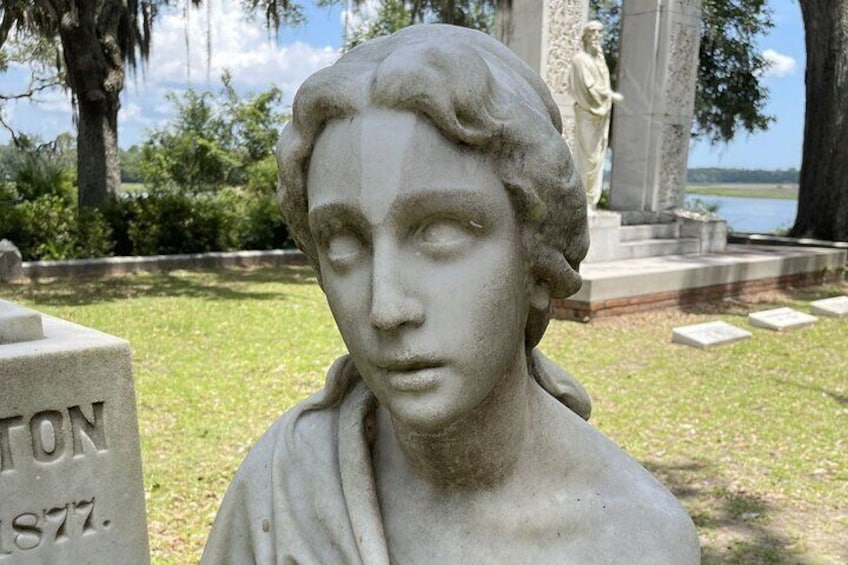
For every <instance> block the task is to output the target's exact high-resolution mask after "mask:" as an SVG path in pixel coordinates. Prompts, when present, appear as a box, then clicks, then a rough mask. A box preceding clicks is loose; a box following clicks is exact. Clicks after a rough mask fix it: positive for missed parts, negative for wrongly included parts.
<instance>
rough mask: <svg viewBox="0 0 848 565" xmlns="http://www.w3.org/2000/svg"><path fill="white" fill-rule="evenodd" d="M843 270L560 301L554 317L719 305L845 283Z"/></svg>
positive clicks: (576, 318)
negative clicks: (756, 295)
mask: <svg viewBox="0 0 848 565" xmlns="http://www.w3.org/2000/svg"><path fill="white" fill-rule="evenodd" d="M842 276H843V274H842V271H841V270H822V271H815V272H811V273H795V274H791V275H782V276H779V277H769V278H765V279H756V280H748V281H736V282H732V283H725V284H717V285H711V286H703V287H699V288H686V289H681V290H672V291H666V292H657V293H652V294H643V295H639V296H629V297H625V298H614V299H611V300H603V301H599V302H595V303H587V302H581V301H577V300H569V299H560V300H554V301H553V314H552V317H553V318H554V319H557V320H573V321H579V322H589V321H590V320H593V319H595V318H602V317H606V316H619V315H621V314H632V313H635V312H644V311H647V310H657V309H661V308H674V307H681V306H687V305H692V304H700V303H708V302H717V301H720V300H722V299H724V298H726V297H729V296H741V295H745V294H753V293H756V292H763V291H767V290H776V289H782V288H790V287H803V286H815V285H821V284H829V283H835V282H839V281H840V280H842Z"/></svg>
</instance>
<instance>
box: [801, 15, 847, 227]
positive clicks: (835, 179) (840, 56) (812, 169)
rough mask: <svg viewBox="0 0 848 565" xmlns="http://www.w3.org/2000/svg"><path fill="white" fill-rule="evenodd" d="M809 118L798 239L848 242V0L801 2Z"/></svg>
mask: <svg viewBox="0 0 848 565" xmlns="http://www.w3.org/2000/svg"><path fill="white" fill-rule="evenodd" d="M800 4H801V13H802V15H803V18H804V36H805V39H806V48H807V71H806V77H805V81H806V93H807V101H806V115H805V121H804V149H803V158H802V161H801V184H800V188H799V192H798V214H797V216H796V218H795V225H794V226H793V227H792V229H791V230H790V235H792V236H794V237H814V238H817V239H824V240H834V241H835V240H839V241H848V0H800Z"/></svg>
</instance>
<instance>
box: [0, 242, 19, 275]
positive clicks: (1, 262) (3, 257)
mask: <svg viewBox="0 0 848 565" xmlns="http://www.w3.org/2000/svg"><path fill="white" fill-rule="evenodd" d="M22 262H23V259H22V258H21V252H20V250H18V248H17V246H15V244H14V243H12V242H11V241H9V240H8V239H0V282H15V281H18V280H20V279H21V278H22V277H23V268H22Z"/></svg>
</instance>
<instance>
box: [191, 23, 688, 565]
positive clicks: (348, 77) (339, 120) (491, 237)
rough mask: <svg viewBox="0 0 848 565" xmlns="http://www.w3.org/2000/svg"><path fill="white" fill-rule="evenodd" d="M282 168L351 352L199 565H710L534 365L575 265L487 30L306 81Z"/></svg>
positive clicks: (571, 212)
mask: <svg viewBox="0 0 848 565" xmlns="http://www.w3.org/2000/svg"><path fill="white" fill-rule="evenodd" d="M277 158H278V163H279V165H280V179H281V184H280V201H281V204H282V208H283V211H284V214H285V216H286V219H287V223H288V225H289V228H290V232H291V233H292V234H293V237H294V238H295V240H296V241H297V242H298V245H299V246H300V247H301V248H302V249H303V250H304V253H305V254H306V256H307V257H308V258H309V260H310V262H311V263H312V265H313V266H314V267H315V269H316V272H317V273H318V277H319V280H320V282H321V285H322V288H323V290H324V292H325V294H326V296H327V302H328V304H329V306H330V310H331V311H332V313H333V316H334V318H335V320H336V323H337V325H338V327H339V331H340V332H341V335H342V337H343V339H344V341H345V344H346V345H347V348H348V350H349V355H345V356H343V357H341V358H340V359H339V360H338V361H336V363H335V364H334V365H333V367H332V368H331V369H330V370H329V372H328V375H327V381H326V385H325V387H324V390H323V391H321V392H319V393H317V394H315V395H313V396H312V397H310V398H309V399H308V400H306V401H304V402H302V403H301V404H299V405H298V406H296V407H295V408H294V409H292V410H290V411H289V412H287V413H286V414H285V415H284V416H283V417H282V418H281V419H280V420H279V421H278V422H276V423H275V424H273V425H272V427H271V428H270V429H269V430H268V432H266V434H265V435H264V436H263V437H262V439H260V441H259V442H258V443H257V445H256V446H255V447H254V448H253V450H252V451H251V453H250V454H249V455H248V457H247V459H246V460H245V462H244V463H243V464H242V466H241V468H240V469H239V471H238V472H237V474H236V477H235V479H234V481H233V483H232V485H231V486H230V488H229V490H228V492H227V494H226V496H225V497H224V500H223V502H222V505H221V509H220V511H219V514H218V516H217V518H216V520H215V525H214V526H213V529H212V532H211V534H210V537H209V541H208V544H207V546H206V549H205V551H204V555H203V559H202V562H203V563H204V564H206V565H209V564H213V563H221V564H224V563H227V564H232V563H237V564H240V563H279V562H286V563H289V562H292V563H294V562H296V563H368V564H388V563H390V562H397V563H472V562H477V563H480V562H483V563H651V564H656V563H667V564H675V565H678V564H694V563H698V562H699V547H698V539H697V535H696V533H695V528H694V526H693V524H692V521H691V520H690V519H689V517H688V516H687V514H686V512H685V511H684V510H683V508H682V507H681V506H680V504H679V503H678V502H677V500H675V498H674V497H673V496H672V494H671V493H670V492H668V491H667V490H666V489H665V488H664V487H663V486H662V485H661V484H660V483H658V482H657V481H656V480H655V479H654V478H653V477H652V476H651V475H650V474H649V473H648V472H647V471H646V470H645V469H643V468H642V467H641V466H640V465H639V464H638V463H637V462H635V461H634V460H633V459H631V458H630V457H629V456H627V455H626V454H625V453H624V452H623V451H622V450H621V449H620V448H619V447H617V446H616V445H615V444H614V443H613V442H611V441H610V440H609V439H607V438H606V437H604V436H603V435H602V434H601V433H600V432H598V431H597V430H596V429H595V428H594V427H592V426H591V425H590V424H588V423H587V422H586V419H588V417H589V412H590V407H591V405H590V402H589V399H588V396H587V395H586V392H585V391H584V390H583V388H582V387H581V386H580V384H579V383H578V382H577V381H576V380H575V379H574V377H572V376H571V375H570V374H568V373H567V372H566V371H564V370H563V369H562V368H560V367H558V366H557V365H556V364H554V363H553V362H551V361H550V360H548V359H546V358H545V357H544V356H543V355H542V353H541V352H540V351H539V350H538V349H537V347H536V346H537V344H538V343H539V341H540V340H541V338H542V336H543V334H544V331H545V328H546V326H547V323H548V319H549V315H550V302H551V299H552V298H559V297H565V296H569V295H571V294H573V293H574V292H575V291H576V290H577V289H578V288H579V287H580V277H579V274H578V273H577V269H578V267H579V264H580V261H581V260H582V258H583V257H584V256H585V254H586V249H587V247H588V241H587V237H586V232H587V228H586V204H585V197H584V195H583V191H582V188H581V184H580V182H579V181H578V179H577V175H576V172H575V170H574V167H573V164H572V161H571V158H570V156H569V152H568V149H567V147H566V146H565V143H564V141H563V140H562V137H561V129H560V118H559V112H558V111H557V109H556V105H555V104H554V101H553V99H552V97H551V95H550V93H549V92H548V90H547V88H546V87H545V85H544V83H543V82H542V81H541V79H540V78H539V77H538V75H536V74H535V73H533V72H532V71H531V70H530V69H529V68H528V67H527V66H526V65H525V64H524V63H523V62H521V61H520V59H519V58H518V57H517V56H515V55H514V54H513V53H512V52H510V51H509V50H508V49H507V48H505V47H504V46H503V45H502V44H500V43H498V42H497V41H496V40H494V39H492V38H490V37H488V36H486V35H484V34H481V33H479V32H474V31H470V30H465V29H460V28H453V27H450V26H417V27H412V28H407V29H405V30H403V31H401V32H398V33H397V34H395V35H393V36H390V37H389V38H384V39H379V40H375V41H372V42H369V43H366V44H364V45H362V46H361V47H359V48H357V49H354V50H353V51H351V52H350V53H348V54H347V55H345V56H344V57H342V58H341V59H340V60H339V61H338V62H337V63H336V64H335V65H333V66H332V67H330V68H328V69H325V70H322V71H319V72H318V73H316V74H315V75H313V76H312V77H311V78H310V79H308V80H307V81H306V82H305V83H304V85H303V86H302V87H301V89H300V90H299V91H298V93H297V95H296V97H295V101H294V106H293V118H292V121H291V122H290V123H289V124H288V125H287V126H286V128H285V130H284V132H283V134H282V138H281V141H280V143H279V146H278V154H277Z"/></svg>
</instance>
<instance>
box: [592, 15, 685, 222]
mask: <svg viewBox="0 0 848 565" xmlns="http://www.w3.org/2000/svg"><path fill="white" fill-rule="evenodd" d="M700 25H701V0H665V1H663V2H659V1H657V0H627V1H626V2H624V3H623V4H622V24H621V42H620V56H619V62H618V81H617V83H616V88H617V90H618V91H619V92H621V94H622V95H623V96H624V101H623V102H622V103H621V104H619V105H618V106H617V107H616V111H615V120H614V123H613V126H612V154H613V160H612V171H611V179H610V199H609V204H610V208H612V209H613V210H621V211H623V212H625V213H627V212H637V213H644V212H648V213H651V214H654V215H656V214H658V213H660V212H663V211H666V210H672V209H675V208H680V207H682V206H683V197H684V189H685V182H686V163H687V159H688V155H689V139H690V128H691V124H692V113H693V111H694V104H695V81H696V79H697V75H698V46H699V43H700V37H701V36H700ZM651 214H648V215H647V216H650V215H651ZM647 216H646V217H647ZM625 221H626V220H625Z"/></svg>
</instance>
